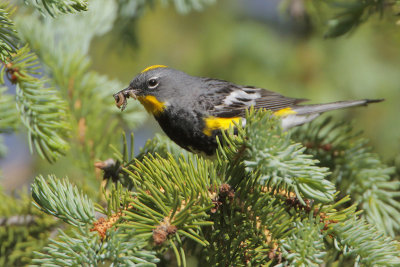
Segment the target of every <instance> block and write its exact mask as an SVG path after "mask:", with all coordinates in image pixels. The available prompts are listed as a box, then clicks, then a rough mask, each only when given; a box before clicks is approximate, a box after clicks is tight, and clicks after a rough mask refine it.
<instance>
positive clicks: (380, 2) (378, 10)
mask: <svg viewBox="0 0 400 267" xmlns="http://www.w3.org/2000/svg"><path fill="white" fill-rule="evenodd" d="M324 4H328V5H329V7H330V8H331V9H333V10H335V11H336V10H339V11H337V12H335V13H336V14H335V15H334V16H333V18H331V19H329V20H328V23H327V28H328V29H327V30H326V32H325V35H324V36H325V37H326V38H335V37H339V36H342V35H344V34H346V33H349V32H351V31H352V30H354V29H355V28H357V27H358V26H360V25H361V24H362V23H364V22H365V21H367V20H368V19H369V18H370V17H371V16H373V15H375V14H378V15H379V16H381V17H383V15H384V14H385V12H388V11H392V12H393V13H395V12H396V8H398V7H399V6H400V5H399V3H398V1H387V0H363V1H361V0H355V1H338V0H329V1H325V2H324Z"/></svg>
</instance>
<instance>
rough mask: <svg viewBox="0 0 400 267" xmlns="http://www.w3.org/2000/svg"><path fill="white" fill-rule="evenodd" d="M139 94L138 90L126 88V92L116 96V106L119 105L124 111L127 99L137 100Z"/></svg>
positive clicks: (120, 92)
mask: <svg viewBox="0 0 400 267" xmlns="http://www.w3.org/2000/svg"><path fill="white" fill-rule="evenodd" d="M137 93H138V89H135V88H131V87H128V88H125V89H124V90H121V91H119V92H118V93H116V94H114V95H113V96H114V99H115V104H116V105H117V107H118V108H120V109H121V111H123V110H124V109H125V107H126V104H127V101H126V100H127V99H128V98H129V97H132V98H134V99H136V94H137Z"/></svg>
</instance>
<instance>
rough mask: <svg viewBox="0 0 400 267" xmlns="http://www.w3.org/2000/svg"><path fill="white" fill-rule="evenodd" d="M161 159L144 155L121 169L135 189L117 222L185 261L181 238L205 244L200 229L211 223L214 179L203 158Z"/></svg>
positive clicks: (215, 179)
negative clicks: (167, 248)
mask: <svg viewBox="0 0 400 267" xmlns="http://www.w3.org/2000/svg"><path fill="white" fill-rule="evenodd" d="M195 159H196V160H193V161H192V160H190V159H185V158H183V157H181V158H180V160H179V161H176V160H175V159H174V158H173V157H172V155H169V156H168V158H166V159H164V158H161V157H160V156H158V155H156V156H154V157H153V156H152V155H150V154H149V155H148V157H144V159H143V161H138V160H136V161H135V162H134V163H133V164H131V165H130V166H129V168H124V171H126V172H127V173H129V175H130V177H131V179H132V183H133V184H134V185H135V190H136V192H132V196H131V198H130V202H129V208H128V209H127V210H125V211H124V212H123V213H124V216H123V222H121V223H120V224H119V225H118V226H119V227H121V228H124V229H131V228H134V229H135V231H136V232H137V233H138V236H140V237H142V238H145V239H147V240H152V241H153V242H152V243H153V244H155V245H157V246H160V248H163V247H169V248H172V249H173V251H174V252H175V254H176V257H177V261H178V263H179V265H180V264H182V265H183V266H186V265H185V254H184V252H183V250H182V249H183V248H182V244H183V243H182V242H183V240H185V239H188V240H192V241H194V242H196V243H198V244H200V245H202V246H207V245H208V242H207V241H206V240H205V239H204V237H203V235H202V231H201V227H202V226H206V225H211V224H212V223H211V222H210V221H208V220H207V218H208V215H207V213H206V212H207V211H209V210H210V209H211V208H212V207H213V204H212V201H211V198H210V196H209V191H208V188H210V187H211V186H212V184H215V183H216V182H217V174H216V172H215V169H214V167H213V164H212V163H211V162H209V161H207V160H205V159H202V158H197V157H195Z"/></svg>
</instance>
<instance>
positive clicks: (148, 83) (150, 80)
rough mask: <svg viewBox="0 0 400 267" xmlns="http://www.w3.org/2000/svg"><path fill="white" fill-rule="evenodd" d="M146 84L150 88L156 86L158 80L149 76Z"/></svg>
mask: <svg viewBox="0 0 400 267" xmlns="http://www.w3.org/2000/svg"><path fill="white" fill-rule="evenodd" d="M147 85H148V87H149V88H150V89H153V88H156V87H157V85H158V80H157V79H156V78H151V79H149V80H148V81H147Z"/></svg>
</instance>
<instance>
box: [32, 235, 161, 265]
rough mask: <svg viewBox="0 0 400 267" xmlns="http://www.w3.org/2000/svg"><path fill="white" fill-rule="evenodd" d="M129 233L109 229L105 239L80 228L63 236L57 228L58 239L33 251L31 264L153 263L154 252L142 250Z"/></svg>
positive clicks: (139, 243) (137, 241) (140, 244)
mask: <svg viewBox="0 0 400 267" xmlns="http://www.w3.org/2000/svg"><path fill="white" fill-rule="evenodd" d="M132 232H133V231H131V232H130V233H129V232H123V231H121V230H118V231H111V232H110V235H109V236H108V238H107V240H103V241H101V240H100V237H99V236H98V235H97V234H95V233H90V232H87V230H84V229H82V228H78V229H77V230H75V231H73V233H72V234H70V235H67V234H66V233H64V232H63V231H61V230H60V234H61V235H60V236H59V240H50V244H49V245H48V246H47V247H46V248H44V252H35V254H36V257H35V258H34V259H33V263H34V265H33V266H82V265H83V266H98V265H103V264H109V265H111V266H136V267H147V266H155V264H154V263H156V262H158V259H157V258H156V257H155V256H154V253H152V252H148V251H146V250H143V249H142V248H143V247H144V246H145V243H144V242H143V241H142V240H140V239H136V238H135V237H133V236H132Z"/></svg>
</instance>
